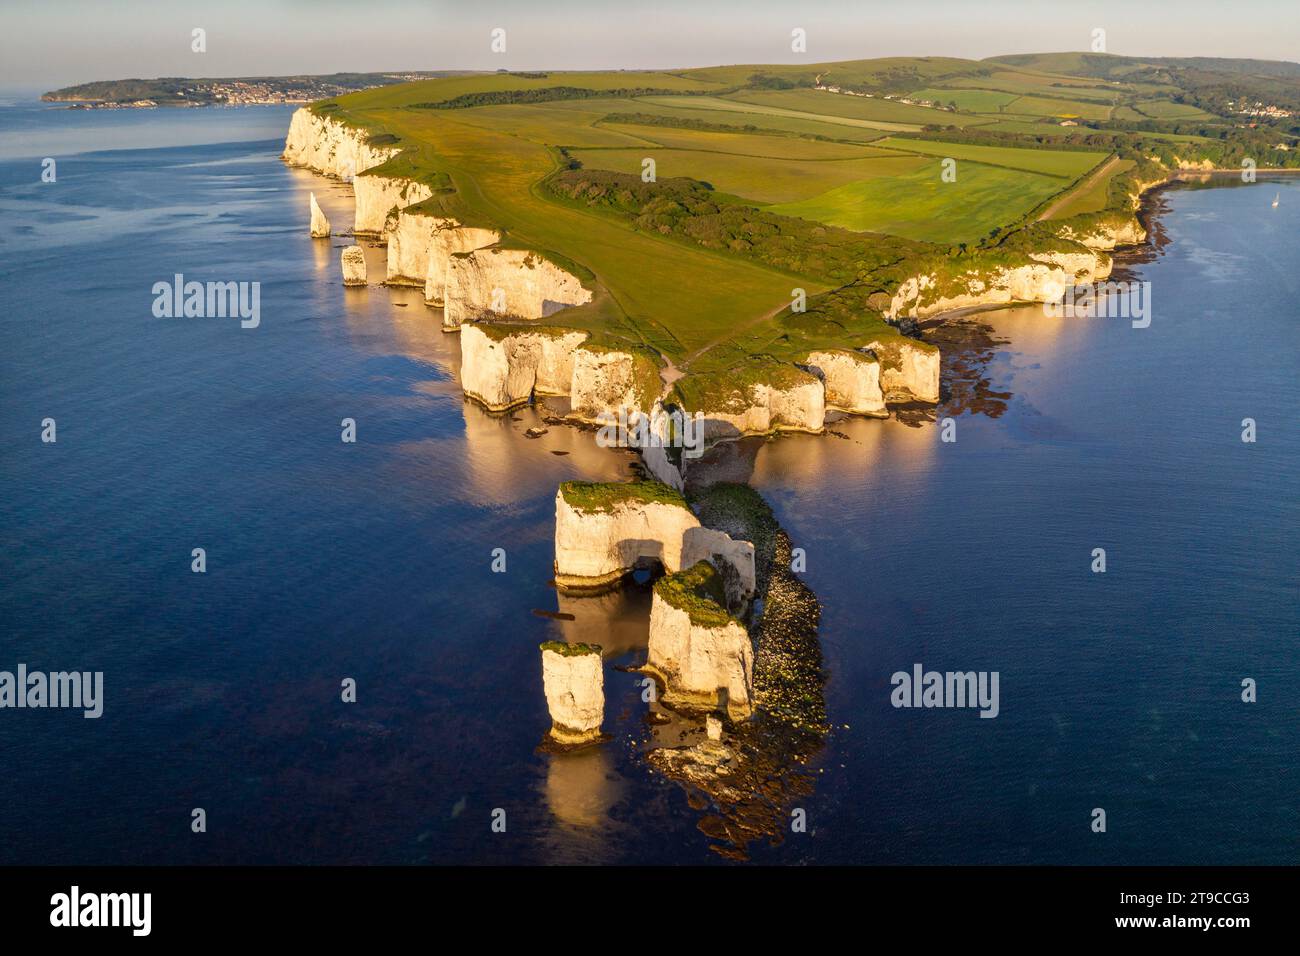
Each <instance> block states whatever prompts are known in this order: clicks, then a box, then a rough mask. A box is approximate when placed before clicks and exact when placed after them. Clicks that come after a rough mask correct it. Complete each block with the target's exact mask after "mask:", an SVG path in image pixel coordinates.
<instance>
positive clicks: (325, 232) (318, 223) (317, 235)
mask: <svg viewBox="0 0 1300 956" xmlns="http://www.w3.org/2000/svg"><path fill="white" fill-rule="evenodd" d="M311 237H312V238H313V239H328V238H329V237H330V221H329V220H328V219H326V218H325V213H323V212H321V208H320V203H318V202H316V194H315V193H312V194H311Z"/></svg>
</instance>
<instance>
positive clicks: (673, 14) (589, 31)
mask: <svg viewBox="0 0 1300 956" xmlns="http://www.w3.org/2000/svg"><path fill="white" fill-rule="evenodd" d="M1169 9H1172V10H1173V11H1174V12H1173V14H1170V13H1169V12H1167V10H1162V9H1161V8H1160V7H1159V6H1156V5H1148V6H1145V7H1137V8H1135V7H1134V6H1133V5H1132V4H1129V3H1126V2H1117V0H1102V2H1097V3H1091V4H1087V5H1081V6H1080V7H1079V8H1077V9H1074V8H1054V7H1049V6H1047V5H1044V4H1035V3H1032V2H1025V0H991V2H989V3H986V4H982V5H980V6H979V7H978V8H976V7H973V6H972V5H970V4H965V3H956V2H953V0H929V2H922V3H917V4H911V5H897V4H888V5H886V4H872V5H865V4H852V3H845V2H833V3H821V4H802V3H799V4H796V3H791V2H779V3H778V2H772V0H751V2H745V3H739V2H734V0H722V2H717V3H714V4H711V5H709V6H707V7H705V6H702V5H699V4H691V3H687V2H685V0H661V2H656V3H655V4H654V5H653V6H644V7H643V6H638V5H628V6H626V7H625V8H623V9H619V10H617V11H615V10H614V9H611V8H610V7H608V6H607V5H603V4H598V3H591V2H586V0H553V2H551V3H548V4H546V5H545V6H541V5H536V4H525V3H521V2H518V0H505V2H500V3H496V4H491V5H482V6H479V7H474V8H470V9H455V8H454V7H453V6H452V5H451V4H446V3H428V2H423V3H421V2H414V0H377V2H374V3H371V4H368V5H366V6H364V7H360V8H358V7H356V6H355V5H354V4H352V3H344V2H342V0H317V2H309V0H260V2H252V0H229V2H226V3H222V4H210V3H197V2H186V0H181V2H175V3H163V2H158V0H137V2H133V3H125V4H112V5H110V4H104V3H100V2H96V0H66V2H62V3H50V2H48V0H47V2H39V0H11V2H10V3H8V4H7V7H6V10H5V13H4V21H5V26H6V29H5V30H4V31H0V88H4V89H7V90H16V91H29V90H30V91H35V90H49V89H56V88H59V87H65V86H72V85H76V84H78V83H86V82H90V81H93V80H115V79H126V78H140V79H152V78H155V77H160V76H184V77H221V76H284V75H293V74H329V73H339V72H407V71H411V72H414V71H433V70H496V69H511V70H529V69H549V70H592V69H620V68H622V69H630V70H645V69H656V68H662V69H667V68H674V69H680V68H687V67H699V66H716V65H723V64H734V63H797V62H809V63H815V62H826V61H835V60H855V59H870V58H875V57H883V56H950V57H959V58H964V59H984V58H987V57H990V56H1000V55H1009V54H1014V53H1047V52H1061V51H1088V50H1089V49H1090V44H1091V42H1092V33H1093V30H1094V29H1095V28H1098V27H1100V28H1102V29H1104V30H1105V31H1106V52H1108V53H1114V54H1119V55H1130V56H1205V57H1224V58H1251V59H1261V60H1289V61H1291V62H1295V60H1294V59H1293V58H1294V56H1295V49H1296V42H1295V41H1296V38H1297V36H1300V5H1295V4H1283V3H1280V2H1274V0H1255V2H1251V0H1246V2H1243V3H1241V4H1238V5H1236V6H1235V7H1234V11H1233V13H1232V14H1231V15H1225V14H1223V13H1222V11H1221V7H1219V6H1218V5H1217V4H1215V3H1212V2H1207V0H1190V2H1186V3H1180V4H1178V5H1177V6H1176V7H1171V8H1169ZM196 27H201V28H202V29H204V30H205V31H206V40H207V50H206V52H204V53H195V52H193V51H192V50H191V49H190V44H191V31H192V30H193V29H194V28H196ZM495 27H503V28H504V29H505V30H506V31H507V33H506V35H507V49H506V52H505V53H493V52H492V51H491V49H490V47H489V42H490V33H491V31H492V29H493V28H495ZM795 27H801V28H803V29H804V30H805V31H806V32H807V52H806V53H803V54H796V53H792V52H791V50H790V31H791V30H792V29H794V28H795Z"/></svg>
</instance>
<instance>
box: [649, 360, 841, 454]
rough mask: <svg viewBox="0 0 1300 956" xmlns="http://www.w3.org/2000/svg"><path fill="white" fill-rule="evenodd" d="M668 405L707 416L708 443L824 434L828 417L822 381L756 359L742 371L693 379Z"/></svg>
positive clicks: (686, 381) (674, 392) (680, 386)
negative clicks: (789, 434) (775, 434)
mask: <svg viewBox="0 0 1300 956" xmlns="http://www.w3.org/2000/svg"><path fill="white" fill-rule="evenodd" d="M667 401H668V402H669V403H671V404H674V405H676V406H677V407H678V408H680V409H682V410H683V411H684V412H685V413H687V414H690V415H694V414H696V413H697V412H698V413H702V414H703V416H704V438H705V440H706V441H709V442H713V441H725V440H729V439H733V438H739V437H741V436H742V435H766V434H770V433H772V432H776V431H803V432H819V431H821V430H822V428H823V426H824V424H825V419H826V390H825V388H824V386H823V385H822V382H821V379H819V378H818V377H817V376H816V375H814V374H812V373H811V372H806V371H804V370H802V369H799V368H796V367H795V366H793V365H787V364H785V363H783V362H776V361H766V362H765V361H761V360H752V361H750V362H749V363H748V364H746V365H745V366H743V367H741V368H738V369H731V370H728V371H725V372H707V373H701V374H697V375H690V376H687V377H686V378H683V379H680V380H679V381H677V382H676V383H675V384H674V385H673V389H672V391H671V392H670V393H669V396H668V399H667Z"/></svg>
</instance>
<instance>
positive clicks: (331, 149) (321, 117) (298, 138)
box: [280, 107, 397, 180]
mask: <svg viewBox="0 0 1300 956" xmlns="http://www.w3.org/2000/svg"><path fill="white" fill-rule="evenodd" d="M369 140H370V134H369V133H368V132H367V131H365V130H363V129H359V128H357V127H354V126H349V125H347V124H346V123H343V122H340V121H339V120H336V119H332V118H330V117H329V116H328V115H325V114H318V113H316V112H313V111H312V110H311V109H308V108H306V107H304V108H302V109H299V110H295V111H294V114H293V118H292V119H291V120H290V121H289V134H288V136H286V137H285V141H284V152H283V153H281V155H280V158H281V159H283V160H284V161H285V162H287V163H290V164H291V165H294V166H305V167H307V168H308V169H312V170H315V171H316V172H318V173H321V174H322V175H325V176H334V177H336V178H338V179H345V180H351V179H352V178H353V177H354V176H356V175H357V174H358V173H361V172H364V171H365V170H367V169H370V168H371V167H373V166H378V165H379V164H380V163H383V162H386V161H387V160H388V159H389V158H391V157H392V156H395V155H396V154H397V148H396V147H393V146H371V145H369Z"/></svg>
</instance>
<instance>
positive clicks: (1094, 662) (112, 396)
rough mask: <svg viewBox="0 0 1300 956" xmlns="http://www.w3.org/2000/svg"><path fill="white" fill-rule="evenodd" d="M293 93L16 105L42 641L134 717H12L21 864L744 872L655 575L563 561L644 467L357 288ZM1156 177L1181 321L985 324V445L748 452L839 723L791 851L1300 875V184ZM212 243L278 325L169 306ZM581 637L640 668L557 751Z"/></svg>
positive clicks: (1154, 269)
mask: <svg viewBox="0 0 1300 956" xmlns="http://www.w3.org/2000/svg"><path fill="white" fill-rule="evenodd" d="M290 113H291V111H290V110H289V109H282V108H275V107H253V108H245V109H227V110H192V111H166V110H150V111H114V112H107V111H84V110H66V109H59V108H53V107H49V106H41V105H36V104H30V103H28V104H22V103H19V104H16V105H9V106H5V107H0V323H2V324H0V328H2V329H3V332H2V333H0V335H2V337H0V447H2V448H3V457H2V458H0V471H2V474H3V494H2V495H0V670H14V669H15V668H16V667H17V665H18V664H20V663H23V664H26V665H27V667H28V668H29V669H30V670H43V671H60V670H78V671H102V672H103V673H104V703H103V707H104V712H103V716H102V717H100V718H99V719H97V720H88V719H83V717H82V716H81V714H80V712H78V711H73V710H54V709H47V710H16V709H3V710H0V833H3V834H4V839H3V840H2V841H0V863H6V864H13V863H65V864H84V863H97V864H99V863H102V864H110V863H267V864H270V863H397V864H447V863H561V862H563V863H712V864H720V865H722V864H725V863H726V861H725V860H723V859H722V858H721V857H719V856H718V855H717V854H716V853H714V852H713V851H712V850H711V849H710V846H711V844H713V842H714V841H713V840H712V839H710V837H709V836H707V835H706V834H705V833H704V832H702V831H701V829H700V827H699V824H700V822H701V818H702V817H703V816H704V815H705V811H701V810H698V809H695V808H693V807H692V805H691V804H689V803H688V794H687V792H686V790H685V789H683V788H682V787H681V786H680V785H678V784H677V783H675V782H673V781H671V780H668V779H666V778H664V777H663V776H662V775H658V774H652V773H650V772H649V770H648V768H647V766H646V761H645V758H644V754H643V752H642V746H643V743H644V740H645V738H646V736H647V733H648V731H647V728H646V727H645V725H644V723H643V720H642V713H643V711H644V705H642V704H641V700H640V694H641V686H640V683H639V675H636V674H632V673H625V672H622V671H619V670H617V669H616V666H615V665H620V664H630V663H634V662H635V661H636V660H637V659H638V655H641V654H643V653H644V646H645V636H646V627H647V620H646V618H647V611H648V596H647V592H646V590H645V588H644V587H643V586H629V587H628V588H627V589H626V590H625V591H623V592H621V593H617V594H613V595H607V596H605V597H601V598H591V599H573V598H563V599H559V598H557V595H556V593H555V591H554V590H553V589H552V588H551V587H550V586H549V583H548V582H549V579H550V577H551V574H552V558H553V546H552V533H553V522H554V496H555V491H556V487H557V485H558V484H559V483H560V482H561V481H564V480H568V479H573V478H584V479H599V480H614V479H617V478H620V477H626V476H629V475H631V474H632V464H633V459H632V458H631V457H630V456H629V455H628V454H626V453H619V452H613V451H609V450H605V449H600V448H597V447H596V446H595V443H594V441H593V438H592V435H591V433H589V432H581V431H576V430H572V429H568V428H564V427H551V428H550V430H549V431H548V433H547V434H546V435H544V436H543V437H541V438H538V439H528V438H525V436H524V434H523V433H524V431H525V429H527V428H529V427H531V426H533V425H537V424H540V421H541V419H540V416H539V414H538V412H537V411H535V410H531V409H528V410H523V411H520V412H518V413H516V414H515V415H512V416H505V417H501V416H491V415H488V414H486V413H485V412H483V411H482V410H481V409H479V408H478V407H477V406H474V405H472V404H467V403H465V402H464V401H463V399H462V397H461V394H460V390H459V387H458V385H457V365H458V346H457V340H456V339H455V337H453V336H446V335H444V334H443V333H442V332H441V331H439V327H438V321H437V316H436V313H434V312H433V311H432V310H430V309H428V308H426V307H425V306H424V304H423V301H422V298H421V296H420V294H419V292H418V291H415V290H400V289H387V288H384V287H382V286H371V287H369V288H367V289H364V290H344V289H343V288H342V286H341V284H340V276H339V265H338V256H339V249H338V246H339V245H342V244H345V243H347V242H349V241H350V240H348V239H342V238H335V239H333V240H330V241H328V242H325V241H313V240H311V239H310V238H308V235H307V209H308V194H309V192H311V191H314V192H315V193H316V194H317V197H318V198H319V199H320V201H321V204H322V206H323V207H324V208H325V211H326V213H327V214H328V215H329V216H330V217H331V219H332V220H333V221H334V222H335V224H336V228H337V227H338V225H339V224H343V225H347V224H350V221H351V215H350V210H351V200H350V195H349V191H348V188H347V187H346V186H344V185H342V184H339V183H333V182H330V181H328V180H325V179H322V178H320V177H316V176H313V175H311V174H309V173H307V172H304V171H301V170H291V169H289V168H287V167H285V166H284V165H283V164H282V163H281V162H280V160H279V158H278V157H279V152H280V149H281V147H282V144H283V137H284V133H285V131H286V130H287V128H288V123H289V116H290ZM47 158H49V159H53V160H54V162H55V169H56V172H57V175H56V179H55V181H54V182H43V181H42V170H43V169H44V168H46V164H44V163H43V160H45V159H47ZM1274 195H1279V196H1280V202H1279V206H1278V208H1276V209H1274V208H1272V207H1271V201H1272V199H1273V197H1274ZM1160 205H1161V206H1162V208H1161V209H1160V210H1159V212H1158V222H1159V226H1160V229H1161V231H1162V232H1163V236H1164V242H1163V243H1162V244H1161V246H1160V248H1159V249H1158V250H1156V251H1155V252H1153V253H1152V254H1150V255H1147V256H1145V257H1143V258H1144V260H1145V261H1136V262H1133V263H1132V264H1131V265H1130V266H1129V268H1130V269H1131V272H1132V275H1133V277H1134V278H1136V279H1138V280H1140V281H1145V282H1149V283H1150V289H1151V302H1152V322H1151V325H1150V327H1149V328H1145V329H1136V328H1133V327H1132V325H1131V323H1129V322H1128V321H1126V320H1123V319H1105V318H1084V317H1065V318H1051V317H1049V316H1046V315H1045V314H1044V312H1043V310H1042V309H1041V308H1037V307H1020V308H1011V309H1004V310H999V311H993V312H985V313H980V314H978V315H975V316H970V317H967V320H968V321H970V322H973V323H976V324H977V325H979V326H981V327H982V333H983V334H985V335H986V336H987V340H988V342H989V343H991V344H988V345H987V346H986V347H985V348H983V349H982V350H981V351H980V352H979V354H978V355H977V356H976V359H975V360H974V362H973V367H974V368H975V369H976V375H977V377H978V378H980V382H979V386H980V388H981V389H983V391H984V393H986V394H991V395H993V396H995V400H994V401H991V402H987V403H983V404H978V403H977V404H976V406H974V407H973V406H972V405H971V403H969V402H966V401H962V400H960V399H959V397H953V398H951V399H950V400H949V401H948V402H947V403H946V404H945V405H942V406H940V408H939V410H938V416H937V417H939V418H944V417H950V418H952V419H953V422H954V423H955V436H956V441H953V442H942V441H940V428H939V427H938V425H937V424H936V423H931V422H925V423H921V424H919V425H917V424H915V423H912V424H909V423H906V422H902V421H897V420H890V421H884V422H881V421H869V420H846V421H841V422H838V423H836V425H835V426H834V428H835V430H836V431H838V432H839V433H840V434H839V435H828V436H820V437H818V436H797V437H782V438H779V439H775V440H771V441H756V442H755V441H750V442H746V443H742V444H741V445H738V446H737V447H736V449H735V453H734V456H733V459H734V460H733V461H732V462H731V467H732V469H733V471H736V472H738V474H739V475H740V476H741V477H747V478H748V479H749V480H750V481H751V482H752V484H753V485H754V486H755V487H756V488H757V489H758V490H759V491H760V492H762V493H763V495H764V496H765V497H766V498H767V499H768V500H769V501H770V502H771V504H772V506H773V507H774V509H775V510H776V512H777V515H778V517H779V519H780V520H781V522H782V524H783V525H784V527H785V528H786V529H787V531H788V532H789V533H790V535H791V537H792V539H793V541H794V544H795V545H796V546H799V547H802V548H803V549H804V550H805V552H806V555H807V570H806V572H805V573H804V575H803V576H804V580H805V581H806V583H807V584H808V585H809V586H810V587H811V588H812V589H813V590H814V591H815V593H816V594H817V596H818V598H819V600H820V601H821V603H822V606H823V612H822V620H821V629H820V637H821V643H822V649H823V653H824V657H825V667H826V676H827V684H826V701H827V709H828V714H829V719H830V722H831V724H832V726H833V728H834V729H833V731H832V733H831V736H830V737H829V739H828V741H827V743H826V746H825V748H824V749H823V750H822V751H821V752H820V754H819V755H818V756H817V757H816V758H815V761H814V765H813V766H812V767H811V768H810V770H811V772H812V774H813V777H814V782H815V786H814V787H813V789H812V792H811V793H810V794H809V795H807V796H806V797H804V798H801V804H800V807H801V809H803V810H805V812H806V818H807V821H808V826H807V832H806V833H791V834H787V835H786V838H785V839H784V840H782V841H780V842H779V843H777V844H775V845H769V843H767V842H760V843H758V844H756V845H754V846H751V848H750V855H751V857H752V859H753V860H755V861H757V862H763V863H1066V864H1076V863H1077V864H1099V863H1105V864H1209V863H1216V864H1252V863H1292V864H1293V863H1300V706H1298V705H1297V702H1298V701H1300V640H1298V638H1300V600H1298V597H1300V594H1298V591H1297V584H1298V582H1300V548H1298V547H1297V544H1296V536H1297V530H1300V476H1298V473H1297V472H1298V469H1297V465H1300V429H1297V427H1296V422H1297V420H1298V419H1300V376H1298V375H1297V369H1298V368H1300V306H1297V302H1300V243H1297V242H1296V237H1297V233H1298V232H1300V181H1296V180H1278V181H1266V180H1263V179H1261V181H1260V182H1259V183H1257V184H1254V185H1250V186H1242V185H1239V184H1238V185H1211V186H1208V187H1193V186H1184V187H1178V188H1174V189H1171V190H1169V191H1167V192H1166V193H1165V194H1164V196H1163V198H1162V200H1161V202H1160ZM367 255H368V257H370V259H371V271H372V274H373V273H374V272H381V274H382V255H383V251H382V250H381V249H368V250H367ZM178 273H179V274H183V275H184V276H185V278H186V279H193V280H199V281H208V280H214V281H247V282H254V281H255V282H258V283H260V290H261V299H260V324H259V325H258V326H257V327H256V328H241V327H240V323H239V320H238V319H233V318H188V319H187V318H171V319H168V318H156V317H155V316H154V314H153V311H152V306H153V301H154V295H153V292H152V291H151V290H152V287H153V285H154V284H155V283H156V282H170V281H171V280H172V277H173V276H174V275H176V274H178ZM345 418H351V419H353V420H355V422H356V428H357V441H356V442H355V443H352V444H349V443H344V442H342V441H340V432H341V422H342V420H343V419H345ZM1247 418H1250V419H1253V420H1254V422H1255V427H1256V440H1255V441H1254V442H1250V443H1248V442H1243V441H1242V431H1243V424H1242V422H1243V419H1247ZM45 419H54V420H55V423H56V428H57V432H56V434H57V441H56V442H53V443H48V442H43V441H42V439H41V435H42V429H43V425H42V422H43V421H44V420H45ZM195 548H203V549H204V551H205V553H206V571H205V573H202V574H196V573H193V572H192V571H191V562H192V560H193V558H192V552H193V549H195ZM498 548H499V549H504V551H505V554H506V570H505V572H504V573H496V572H494V571H493V552H494V549H498ZM1097 548H1103V549H1105V553H1106V571H1105V573H1094V572H1093V571H1092V570H1091V567H1092V565H1093V561H1094V558H1093V552H1094V549H1097ZM557 602H559V603H557ZM535 610H536V611H542V612H554V611H557V610H561V611H564V612H566V613H571V614H573V615H574V617H575V620H574V621H573V622H561V621H556V620H554V619H550V618H547V617H545V616H542V615H539V614H535V613H533V612H534V611H535ZM558 634H563V635H564V636H567V637H574V636H580V637H584V638H587V639H592V640H597V641H598V642H599V643H602V644H604V645H605V646H606V648H607V657H608V662H609V664H610V665H611V666H610V667H607V668H606V695H607V703H606V715H607V717H606V723H605V729H606V731H608V732H609V733H610V734H611V735H612V740H610V741H609V742H608V743H606V744H604V745H602V746H600V747H597V748H592V749H588V750H586V751H583V752H581V753H579V754H576V755H554V754H550V753H547V752H545V751H543V750H541V749H539V744H540V743H541V741H542V739H543V737H544V735H545V733H546V730H547V727H548V726H549V718H548V716H547V712H546V705H545V700H544V698H543V695H542V690H541V672H540V671H541V668H540V661H539V654H538V651H537V645H538V643H539V642H540V641H543V640H546V639H548V638H551V637H555V636H557V635H558ZM918 663H919V664H921V665H923V666H924V667H925V668H926V669H934V670H940V671H946V670H962V671H966V670H977V671H996V672H998V673H999V675H1000V713H999V715H998V717H997V718H996V719H991V720H990V719H980V718H979V717H978V714H977V712H976V711H973V710H958V709H953V710H926V709H921V710H911V709H895V708H894V707H892V706H891V704H890V691H891V689H892V687H891V683H890V677H891V675H892V674H893V673H894V672H896V671H900V670H904V671H910V670H911V668H912V666H913V665H914V664H918ZM1248 678H1249V679H1251V680H1253V681H1254V682H1255V684H1256V686H1257V695H1258V699H1257V701H1256V702H1254V703H1245V702H1243V701H1242V682H1243V680H1246V679H1248ZM348 679H351V680H353V681H355V684H356V688H357V690H356V696H357V699H356V702H355V703H344V702H343V701H342V700H341V687H342V685H343V682H344V681H346V680H348ZM200 808H201V809H203V810H204V811H205V816H206V832H203V833H195V832H193V830H192V827H191V822H192V819H193V811H194V810H195V809H200ZM1097 808H1101V809H1104V810H1105V812H1106V820H1107V827H1106V832H1104V833H1097V832H1093V829H1092V826H1091V824H1092V822H1093V818H1094V816H1093V811H1094V809H1097ZM496 810H504V811H505V818H506V820H507V827H506V830H505V832H494V831H493V828H492V826H491V823H492V820H493V814H494V811H496Z"/></svg>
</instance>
